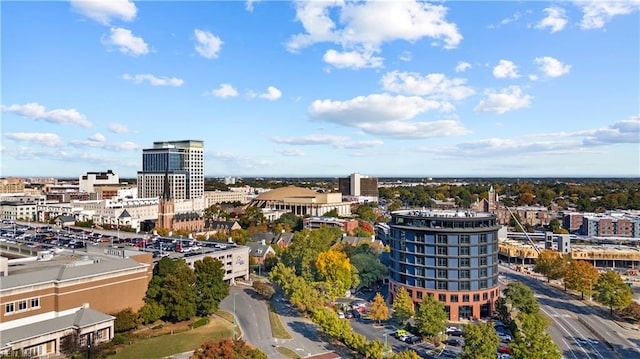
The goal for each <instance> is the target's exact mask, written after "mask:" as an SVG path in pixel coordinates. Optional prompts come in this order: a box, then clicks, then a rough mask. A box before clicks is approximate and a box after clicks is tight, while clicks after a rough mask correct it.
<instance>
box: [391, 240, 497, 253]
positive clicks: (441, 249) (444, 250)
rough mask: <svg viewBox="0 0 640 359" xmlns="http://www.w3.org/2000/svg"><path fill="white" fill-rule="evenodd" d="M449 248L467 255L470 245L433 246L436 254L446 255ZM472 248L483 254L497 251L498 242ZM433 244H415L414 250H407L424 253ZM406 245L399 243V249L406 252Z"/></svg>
mask: <svg viewBox="0 0 640 359" xmlns="http://www.w3.org/2000/svg"><path fill="white" fill-rule="evenodd" d="M449 248H457V249H458V255H459V256H468V255H471V247H469V246H460V247H445V246H436V247H435V254H436V255H448V254H449ZM473 248H477V249H478V254H480V255H483V254H487V253H488V252H489V251H497V250H498V244H497V243H495V244H493V245H491V244H489V245H482V246H474V247H473ZM432 249H433V246H424V245H417V246H415V247H414V251H413V252H409V253H416V254H425V253H426V252H427V251H428V250H429V251H430V250H432ZM406 250H407V247H406V246H405V245H402V244H401V245H400V251H403V252H406Z"/></svg>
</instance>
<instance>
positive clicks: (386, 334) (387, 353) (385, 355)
mask: <svg viewBox="0 0 640 359" xmlns="http://www.w3.org/2000/svg"><path fill="white" fill-rule="evenodd" d="M382 336H383V337H384V357H385V358H387V357H389V350H388V347H387V337H388V336H389V334H388V333H384V334H383V335H382Z"/></svg>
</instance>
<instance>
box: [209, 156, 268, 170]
mask: <svg viewBox="0 0 640 359" xmlns="http://www.w3.org/2000/svg"><path fill="white" fill-rule="evenodd" d="M206 157H207V158H211V159H213V160H214V161H220V162H221V163H222V164H223V165H225V166H227V169H228V170H233V171H237V170H238V169H244V170H255V169H259V170H261V171H263V170H264V169H265V167H268V166H271V165H272V164H273V163H272V162H271V161H268V160H261V159H256V158H255V156H251V157H248V156H242V155H239V154H237V153H233V152H213V153H209V152H208V153H207V154H206ZM207 163H208V162H207Z"/></svg>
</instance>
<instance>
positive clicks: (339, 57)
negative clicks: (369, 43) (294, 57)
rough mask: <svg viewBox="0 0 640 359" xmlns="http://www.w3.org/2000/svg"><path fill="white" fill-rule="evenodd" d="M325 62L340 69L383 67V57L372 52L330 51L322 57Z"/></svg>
mask: <svg viewBox="0 0 640 359" xmlns="http://www.w3.org/2000/svg"><path fill="white" fill-rule="evenodd" d="M322 59H323V60H324V62H326V63H328V64H330V65H333V66H335V67H337V68H339V69H344V68H352V69H361V68H375V67H382V62H383V59H382V57H377V56H374V55H373V53H372V52H359V51H344V52H338V51H336V50H333V49H330V50H328V51H327V52H325V54H324V56H323V57H322Z"/></svg>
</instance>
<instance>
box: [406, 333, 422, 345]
mask: <svg viewBox="0 0 640 359" xmlns="http://www.w3.org/2000/svg"><path fill="white" fill-rule="evenodd" d="M420 342H422V337H419V336H417V335H412V336H410V337H409V338H407V339H406V340H405V343H407V344H416V343H420Z"/></svg>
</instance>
